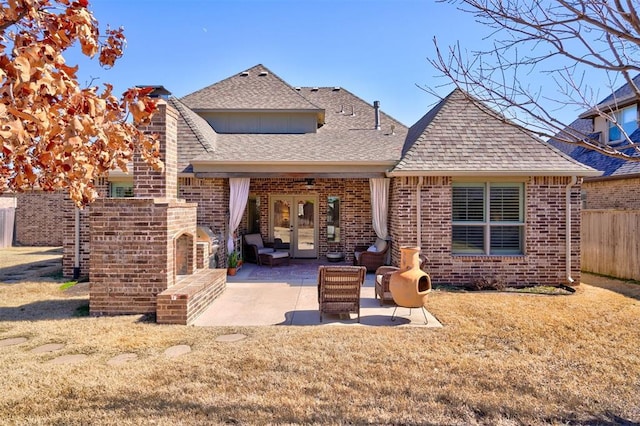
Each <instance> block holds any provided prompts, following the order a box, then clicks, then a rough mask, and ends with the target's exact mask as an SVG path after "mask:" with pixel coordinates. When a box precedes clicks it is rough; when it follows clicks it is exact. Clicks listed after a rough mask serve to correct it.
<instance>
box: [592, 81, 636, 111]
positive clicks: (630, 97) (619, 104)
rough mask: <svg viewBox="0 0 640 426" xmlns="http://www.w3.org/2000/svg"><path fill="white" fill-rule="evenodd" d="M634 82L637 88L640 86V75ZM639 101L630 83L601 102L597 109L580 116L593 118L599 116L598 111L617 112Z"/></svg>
mask: <svg viewBox="0 0 640 426" xmlns="http://www.w3.org/2000/svg"><path fill="white" fill-rule="evenodd" d="M632 81H633V84H634V85H635V86H636V87H638V86H640V74H638V75H636V76H635V77H634V78H633V79H632ZM637 101H638V99H637V95H636V92H635V90H634V89H633V88H632V87H631V86H630V85H629V83H625V84H623V85H622V86H621V87H619V88H618V89H617V90H615V91H614V92H613V93H612V94H610V95H609V96H607V97H606V98H604V99H603V100H601V101H600V102H599V103H598V106H597V108H593V109H590V110H588V111H586V112H584V113H582V114H580V118H593V117H595V116H597V115H598V112H597V111H598V110H600V111H605V112H610V110H613V111H615V110H617V109H620V108H623V107H625V106H628V105H631V104H632V103H634V102H637ZM607 109H608V110H607Z"/></svg>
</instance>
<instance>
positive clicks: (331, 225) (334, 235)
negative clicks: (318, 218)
mask: <svg viewBox="0 0 640 426" xmlns="http://www.w3.org/2000/svg"><path fill="white" fill-rule="evenodd" d="M327 202H328V206H327V241H329V242H332V243H337V242H339V241H340V198H339V197H328V199H327Z"/></svg>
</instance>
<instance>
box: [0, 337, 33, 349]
mask: <svg viewBox="0 0 640 426" xmlns="http://www.w3.org/2000/svg"><path fill="white" fill-rule="evenodd" d="M26 341H27V338H26V337H12V338H11V339H2V340H0V348H2V347H5V346H14V345H19V344H20V343H24V342H26Z"/></svg>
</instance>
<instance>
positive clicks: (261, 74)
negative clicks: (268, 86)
mask: <svg viewBox="0 0 640 426" xmlns="http://www.w3.org/2000/svg"><path fill="white" fill-rule="evenodd" d="M258 75H259V76H260V77H264V76H265V75H269V73H268V72H267V71H260V74H258Z"/></svg>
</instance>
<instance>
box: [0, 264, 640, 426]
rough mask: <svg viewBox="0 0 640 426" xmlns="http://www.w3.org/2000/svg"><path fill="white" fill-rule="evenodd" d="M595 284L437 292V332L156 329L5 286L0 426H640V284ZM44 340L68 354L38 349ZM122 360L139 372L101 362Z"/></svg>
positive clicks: (36, 287)
mask: <svg viewBox="0 0 640 426" xmlns="http://www.w3.org/2000/svg"><path fill="white" fill-rule="evenodd" d="M588 278H590V279H592V282H594V283H595V282H596V281H597V284H598V285H597V286H596V285H586V284H582V285H580V286H579V288H578V291H577V292H576V293H574V294H572V295H568V296H548V295H536V294H518V293H509V292H480V293H475V292H448V291H442V290H441V291H436V292H434V293H433V294H432V296H433V297H431V298H430V300H429V303H428V309H429V310H430V311H431V312H432V313H433V314H434V315H435V316H436V317H437V318H438V319H439V320H440V321H441V322H442V323H443V324H444V328H442V329H427V328H396V327H350V326H342V327H341V326H318V327H315V326H314V327H290V326H272V327H214V328H201V327H184V326H160V325H157V324H155V323H152V322H148V321H146V320H145V318H144V317H143V316H141V315H132V316H120V317H110V318H107V317H100V318H96V317H74V312H76V310H77V309H78V308H81V307H83V306H86V304H87V297H86V295H83V294H80V293H79V292H78V289H77V287H78V286H74V287H73V290H74V291H73V292H71V293H70V292H67V291H62V290H60V288H59V287H60V282H56V281H55V280H47V279H44V280H42V281H39V282H25V283H20V284H12V285H1V284H0V340H1V339H5V338H12V337H27V338H28V341H27V342H25V343H22V344H20V345H16V346H10V347H0V365H3V366H5V369H4V371H3V374H2V376H1V377H2V378H1V379H0V388H2V389H3V392H1V393H0V424H119V425H128V424H162V425H164V424H167V425H168V424H223V423H239V424H265V423H272V424H273V423H278V424H280V423H285V424H302V423H304V424H313V423H316V424H327V423H328V424H343V423H352V424H391V423H393V424H427V425H429V424H433V425H436V424H437V425H440V424H461V425H462V424H464V425H468V424H471V425H473V424H492V425H494V424H495V425H520V424H527V425H528V424H625V423H626V424H633V423H632V422H640V408H639V407H640V354H639V353H638V342H640V327H638V324H637V323H638V318H640V302H639V300H640V293H639V292H638V287H639V286H633V285H629V284H625V283H622V282H616V281H613V280H605V279H604V278H597V277H593V276H590V277H588ZM232 333H243V334H245V335H246V336H247V338H246V339H244V340H241V341H239V342H234V343H229V342H219V341H217V340H216V338H217V337H219V336H221V335H225V334H232ZM47 343H65V344H66V346H65V348H64V349H62V350H61V351H58V352H56V353H45V354H36V353H33V352H31V350H32V349H34V348H36V347H38V346H40V345H43V344H47ZM178 344H188V345H190V346H191V348H192V351H191V352H190V353H189V354H186V355H183V356H181V357H180V358H175V359H168V358H166V357H165V356H164V355H163V352H164V350H165V349H166V348H168V347H170V346H172V345H178ZM78 353H82V354H87V355H88V358H87V360H85V361H83V362H80V363H78V364H65V365H56V364H51V363H49V361H50V360H52V359H54V358H55V357H57V356H59V355H65V354H78ZM122 353H135V354H136V355H137V359H135V360H133V361H129V362H128V363H125V364H122V365H116V366H110V365H108V364H107V361H108V360H109V359H111V358H112V357H114V356H116V355H118V354H122Z"/></svg>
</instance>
